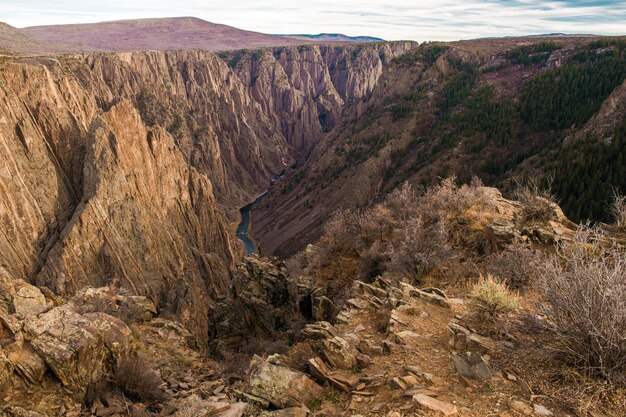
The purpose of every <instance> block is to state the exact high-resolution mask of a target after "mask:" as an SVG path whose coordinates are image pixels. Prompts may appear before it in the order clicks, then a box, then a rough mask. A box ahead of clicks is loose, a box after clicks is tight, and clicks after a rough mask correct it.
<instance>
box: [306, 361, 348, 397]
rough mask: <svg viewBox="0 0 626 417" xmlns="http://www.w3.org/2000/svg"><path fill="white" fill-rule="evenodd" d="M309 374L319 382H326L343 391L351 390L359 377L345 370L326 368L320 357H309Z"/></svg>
mask: <svg viewBox="0 0 626 417" xmlns="http://www.w3.org/2000/svg"><path fill="white" fill-rule="evenodd" d="M309 369H310V371H311V375H312V376H313V377H314V378H315V379H317V380H318V381H320V382H324V383H328V384H330V385H332V386H334V387H335V388H337V389H340V390H342V391H344V392H348V393H349V392H352V390H353V389H354V388H356V386H357V385H358V383H359V378H357V377H356V376H355V375H354V374H352V373H348V372H345V371H335V370H331V369H330V368H328V366H327V365H326V364H325V363H324V361H323V360H321V359H320V358H313V359H309Z"/></svg>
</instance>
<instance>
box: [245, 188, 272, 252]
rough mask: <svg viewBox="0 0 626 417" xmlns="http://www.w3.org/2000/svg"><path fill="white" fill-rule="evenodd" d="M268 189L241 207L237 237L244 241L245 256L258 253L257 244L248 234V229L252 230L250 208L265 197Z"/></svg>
mask: <svg viewBox="0 0 626 417" xmlns="http://www.w3.org/2000/svg"><path fill="white" fill-rule="evenodd" d="M267 193H268V192H267V191H265V192H263V193H262V194H260V195H259V196H257V198H255V199H254V201H253V202H252V203H250V204H248V205H246V206H244V207H242V208H241V209H239V213H240V215H241V221H240V222H239V226H237V237H238V238H239V240H241V241H242V242H243V253H244V255H245V256H248V255H250V254H252V253H257V249H256V246H255V245H254V241H253V240H252V238H250V236H249V235H248V231H249V230H250V220H251V219H250V210H252V207H254V205H255V204H257V203H258V202H259V201H261V200H262V199H263V197H265V196H266V195H267Z"/></svg>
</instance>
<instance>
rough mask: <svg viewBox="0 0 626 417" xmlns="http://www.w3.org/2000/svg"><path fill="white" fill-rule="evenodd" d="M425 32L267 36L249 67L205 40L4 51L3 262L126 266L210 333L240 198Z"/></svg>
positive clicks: (72, 286)
mask: <svg viewBox="0 0 626 417" xmlns="http://www.w3.org/2000/svg"><path fill="white" fill-rule="evenodd" d="M411 47H413V44H411V43H396V44H393V43H392V44H380V45H371V46H367V47H365V48H361V47H356V46H355V47H324V46H310V47H309V46H306V47H293V48H282V49H278V50H265V51H263V52H261V53H260V56H259V57H258V59H256V60H252V59H250V57H249V56H248V57H246V59H245V61H242V62H241V63H239V65H238V66H236V68H231V67H229V65H228V64H229V62H230V61H229V60H232V59H233V58H226V59H222V58H220V57H218V56H216V55H214V54H212V53H210V52H200V51H181V52H138V53H123V54H97V55H93V54H87V55H78V56H68V57H59V58H54V57H39V58H9V59H6V60H4V62H2V73H1V75H0V82H1V83H2V103H3V106H2V112H3V114H2V118H1V120H2V142H3V148H2V158H3V161H5V164H4V166H3V170H2V187H1V189H2V203H1V208H2V209H1V211H0V212H1V213H2V226H1V227H2V233H1V235H2V244H1V251H2V254H3V257H2V264H1V266H2V268H3V273H6V274H8V275H9V276H11V277H14V278H15V279H21V280H25V281H28V282H32V283H37V284H38V285H42V286H47V287H49V288H50V289H52V290H53V291H55V292H56V293H58V294H64V295H71V294H73V293H75V292H76V291H77V290H78V289H80V288H82V287H84V286H86V285H92V286H102V285H107V284H111V283H113V282H116V283H117V284H118V285H120V286H122V287H125V288H128V289H130V290H132V291H133V292H134V293H136V294H137V295H145V296H148V297H149V298H150V299H151V300H152V301H153V302H155V304H157V306H158V307H159V309H162V311H164V312H168V313H170V314H172V315H174V316H176V317H179V318H182V320H183V322H184V324H185V325H186V326H187V327H188V328H190V330H192V332H193V333H194V334H195V335H197V336H198V337H199V338H200V339H201V340H202V339H204V340H205V341H206V334H207V317H206V311H207V306H208V304H207V303H209V300H211V299H212V298H215V297H216V296H217V295H220V294H221V292H222V291H223V289H224V285H225V284H226V283H227V282H228V281H229V279H230V272H229V271H230V270H231V269H233V267H234V263H235V261H236V259H239V256H240V255H239V252H240V250H239V249H238V247H237V242H236V241H235V239H234V233H233V232H234V229H235V224H236V222H237V221H238V217H237V216H238V209H239V207H241V206H243V205H245V203H246V202H247V201H249V200H251V199H252V197H253V196H256V195H258V194H260V193H261V192H262V191H264V190H265V189H266V188H267V187H268V185H269V181H270V179H271V178H273V177H274V176H276V175H277V174H279V173H280V172H281V171H284V170H285V168H286V167H287V166H289V165H291V164H292V163H293V162H294V158H295V157H296V156H297V155H299V154H302V153H303V152H305V150H306V149H308V148H309V147H310V146H311V145H313V144H314V143H315V142H316V141H319V140H320V139H321V137H322V135H323V133H324V131H326V130H328V129H330V128H332V126H333V124H334V123H336V120H337V119H339V117H340V114H341V112H342V110H343V109H344V107H345V106H346V103H350V102H355V101H359V100H362V99H363V98H365V97H366V96H367V95H368V94H369V93H370V91H371V90H372V89H373V88H374V86H375V85H376V81H377V79H378V77H380V75H381V74H382V71H383V66H384V65H386V64H387V63H388V62H389V61H390V60H391V59H393V58H394V57H395V56H398V55H400V54H402V53H404V52H405V51H406V50H408V49H410V48H411ZM338 63H341V65H339V64H338ZM191 288H193V291H190V289H191Z"/></svg>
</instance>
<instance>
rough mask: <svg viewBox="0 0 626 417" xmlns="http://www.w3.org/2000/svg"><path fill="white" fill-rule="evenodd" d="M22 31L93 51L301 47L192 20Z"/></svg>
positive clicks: (42, 39) (293, 41)
mask: <svg viewBox="0 0 626 417" xmlns="http://www.w3.org/2000/svg"><path fill="white" fill-rule="evenodd" d="M21 31H22V32H23V33H24V34H26V35H27V36H29V37H31V38H32V39H34V40H37V41H39V42H43V43H50V44H56V43H71V44H76V45H81V46H82V48H83V49H84V50H92V51H114V52H128V51H146V50H176V49H205V50H209V51H222V50H233V49H243V48H260V47H272V46H288V45H296V44H302V43H303V40H302V39H291V38H288V37H279V36H273V35H268V34H265V33H258V32H251V31H247V30H242V29H237V28H234V27H232V26H227V25H221V24H217V23H211V22H207V21H206V20H202V19H198V18H195V17H173V18H158V19H137V20H117V21H111V22H100V23H87V24H72V25H52V26H33V27H27V28H23V29H21Z"/></svg>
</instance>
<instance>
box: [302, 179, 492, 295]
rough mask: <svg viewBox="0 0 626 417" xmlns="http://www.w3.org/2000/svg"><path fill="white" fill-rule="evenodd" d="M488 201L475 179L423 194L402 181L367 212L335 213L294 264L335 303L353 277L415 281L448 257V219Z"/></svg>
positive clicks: (448, 182) (444, 184)
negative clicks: (388, 275) (390, 275)
mask: <svg viewBox="0 0 626 417" xmlns="http://www.w3.org/2000/svg"><path fill="white" fill-rule="evenodd" d="M490 201H491V199H490V198H489V196H488V195H487V192H486V190H485V189H484V188H483V187H482V184H480V182H479V181H478V180H474V181H473V182H472V184H468V185H462V186H458V185H457V184H456V182H455V179H454V178H449V179H446V180H443V181H442V182H441V183H440V184H438V185H435V186H433V187H432V188H430V189H429V190H427V191H426V192H423V191H422V190H415V189H414V188H413V187H412V186H411V185H409V184H408V183H405V184H404V185H402V186H401V187H399V188H398V189H396V190H395V191H393V192H392V193H390V194H389V195H388V196H387V198H386V199H385V201H384V202H382V203H379V204H376V205H374V206H372V207H370V208H368V209H366V210H361V211H358V210H339V211H337V212H336V213H335V214H334V215H333V217H332V218H331V219H330V220H329V221H328V222H327V224H326V226H325V228H324V233H323V236H322V237H321V238H320V240H319V241H318V242H317V244H315V245H310V246H309V247H308V248H307V250H306V251H305V258H304V259H303V258H302V257H299V258H294V260H293V263H294V264H295V265H296V266H297V267H298V268H300V270H301V271H302V272H303V275H309V276H311V277H314V280H315V282H314V285H316V286H318V287H325V288H326V291H327V294H328V297H330V298H331V299H333V300H335V302H336V304H337V305H341V299H340V296H341V293H342V289H344V288H346V287H349V286H350V285H351V283H352V282H353V281H354V280H355V279H362V280H365V281H371V280H372V278H374V277H376V276H378V275H383V274H384V273H386V272H396V273H397V275H396V277H397V278H400V276H402V277H404V276H406V277H408V278H410V279H412V280H413V281H415V282H419V281H420V280H421V279H422V278H423V277H425V276H426V275H428V274H429V273H431V272H432V271H433V270H434V269H435V268H437V267H438V266H439V265H440V264H442V263H444V262H447V261H448V260H449V259H450V258H451V257H452V254H453V250H452V247H451V245H450V238H451V236H452V234H453V226H451V223H452V222H451V221H450V220H451V219H454V218H455V217H456V216H457V215H458V214H462V213H465V212H466V211H467V210H468V209H470V208H472V210H474V211H476V212H482V211H485V210H488V209H489V208H490V207H489V205H490V204H491V203H490ZM454 227H457V228H458V227H461V228H467V227H468V226H463V225H461V226H459V225H458V224H457V223H455V225H454ZM465 232H466V230H465V229H463V230H461V231H459V233H458V234H460V235H465V234H466V233H465Z"/></svg>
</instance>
